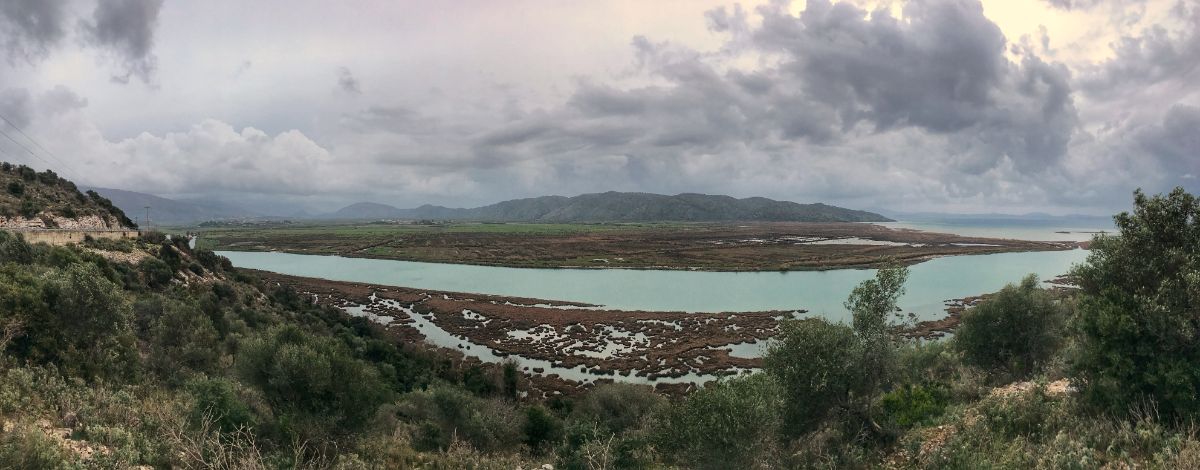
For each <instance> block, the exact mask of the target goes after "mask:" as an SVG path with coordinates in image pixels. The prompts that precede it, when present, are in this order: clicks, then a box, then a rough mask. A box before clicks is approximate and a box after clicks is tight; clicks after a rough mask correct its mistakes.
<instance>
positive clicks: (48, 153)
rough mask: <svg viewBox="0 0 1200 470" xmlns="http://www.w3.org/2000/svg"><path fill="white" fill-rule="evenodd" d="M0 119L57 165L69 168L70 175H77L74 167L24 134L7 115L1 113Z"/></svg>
mask: <svg viewBox="0 0 1200 470" xmlns="http://www.w3.org/2000/svg"><path fill="white" fill-rule="evenodd" d="M0 119H2V120H4V122H6V123H8V125H10V126H12V128H13V129H16V130H17V132H20V133H21V135H22V136H24V137H25V140H28V141H30V142H32V143H33V145H36V146H37V148H39V149H41V150H42V151H43V152H46V154H47V155H49V156H50V158H53V159H54V161H56V162H58V164H59V165H62V167H63V168H65V169H67V170H70V172H71V174H72V175H74V176H75V177H78V176H79V173H78V172H77V171H75V167H72V166H71V165H68V164H67V162H65V161H63V159H61V158H58V155H55V154H54V152H51V151H50V150H47V149H46V147H43V146H42V144H41V143H38V141H37V140H34V138H33V137H30V136H29V134H26V133H25V131H23V130H21V128H20V127H18V126H17V125H16V124H14V123H13V122H12V121H10V120H8V118H7V117H4V115H3V114H0ZM43 161H44V160H43Z"/></svg>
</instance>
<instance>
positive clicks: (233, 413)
mask: <svg viewBox="0 0 1200 470" xmlns="http://www.w3.org/2000/svg"><path fill="white" fill-rule="evenodd" d="M187 391H188V393H189V394H190V395H191V396H192V398H193V399H194V400H195V401H194V402H193V403H192V409H191V411H190V413H189V415H188V421H189V423H190V424H192V425H193V426H198V425H200V424H201V423H204V422H205V421H206V420H208V421H209V422H211V423H213V424H215V425H216V426H217V428H218V429H220V430H221V431H223V432H234V431H237V430H239V429H252V428H254V427H255V426H256V425H257V424H258V418H257V417H256V416H255V415H254V412H253V411H252V410H251V409H250V406H249V405H247V404H246V403H245V402H244V401H242V399H241V397H239V396H238V393H237V389H236V387H235V385H234V383H233V382H231V381H229V380H227V379H223V378H212V379H206V378H204V379H196V380H193V381H191V382H189V383H188V385H187Z"/></svg>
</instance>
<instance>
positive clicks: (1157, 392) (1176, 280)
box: [1072, 188, 1200, 419]
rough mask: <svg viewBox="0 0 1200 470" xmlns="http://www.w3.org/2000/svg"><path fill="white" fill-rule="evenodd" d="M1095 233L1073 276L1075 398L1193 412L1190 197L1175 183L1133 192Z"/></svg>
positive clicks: (1199, 313)
mask: <svg viewBox="0 0 1200 470" xmlns="http://www.w3.org/2000/svg"><path fill="white" fill-rule="evenodd" d="M1113 219H1114V221H1115V222H1116V225H1117V228H1118V230H1119V235H1117V236H1115V237H1104V236H1101V237H1096V238H1095V239H1094V240H1093V241H1092V246H1091V250H1092V252H1091V254H1090V255H1089V256H1088V259H1087V262H1086V263H1084V264H1083V265H1081V266H1079V267H1077V268H1076V269H1075V270H1074V275H1075V276H1076V277H1077V278H1078V280H1079V285H1080V288H1081V292H1080V295H1079V306H1078V314H1077V315H1076V318H1075V321H1074V327H1075V330H1076V331H1077V335H1078V342H1079V353H1078V355H1077V357H1076V358H1075V360H1074V361H1073V364H1072V366H1073V367H1072V369H1073V372H1074V379H1075V382H1076V383H1077V384H1078V385H1079V386H1080V388H1081V391H1082V393H1083V397H1084V398H1085V399H1087V400H1088V401H1090V402H1091V403H1093V404H1095V405H1097V406H1099V407H1101V408H1103V409H1106V410H1108V411H1110V412H1114V413H1125V412H1128V411H1129V408H1130V407H1131V406H1133V405H1135V404H1137V403H1139V402H1142V401H1146V400H1150V401H1153V402H1154V403H1156V404H1157V407H1158V410H1159V412H1160V413H1163V414H1166V415H1168V416H1178V417H1184V418H1193V419H1194V418H1197V417H1200V397H1198V396H1197V394H1196V390H1197V389H1200V367H1197V366H1196V364H1200V201H1197V199H1196V197H1195V196H1192V195H1191V194H1188V193H1187V192H1185V191H1184V190H1183V189H1182V188H1176V189H1175V190H1174V191H1171V193H1170V194H1168V195H1166V196H1162V195H1158V196H1154V197H1146V195H1145V194H1143V193H1142V192H1141V191H1140V190H1139V191H1137V192H1135V193H1134V210H1133V213H1132V214H1130V213H1127V212H1122V213H1121V214H1118V215H1117V216H1116V217H1114V218H1113Z"/></svg>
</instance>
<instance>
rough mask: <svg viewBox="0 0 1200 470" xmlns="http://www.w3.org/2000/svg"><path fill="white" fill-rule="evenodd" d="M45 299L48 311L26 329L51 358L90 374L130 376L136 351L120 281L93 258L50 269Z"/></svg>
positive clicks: (44, 355)
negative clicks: (110, 277)
mask: <svg viewBox="0 0 1200 470" xmlns="http://www.w3.org/2000/svg"><path fill="white" fill-rule="evenodd" d="M44 292H45V293H44V298H45V302H46V308H47V311H48V312H49V315H46V316H44V317H41V318H31V319H29V320H28V321H27V322H26V325H27V326H26V331H27V332H28V334H29V335H30V336H31V337H33V341H34V344H35V348H36V349H37V350H38V351H39V353H40V355H41V356H42V357H43V358H44V359H45V360H48V361H53V362H56V363H57V364H58V365H59V367H61V368H63V369H64V370H66V371H68V372H71V373H73V374H76V375H79V376H82V377H86V378H94V377H106V378H117V377H128V376H130V375H131V374H132V373H133V372H134V371H135V369H136V365H137V361H138V356H137V350H136V348H135V342H136V339H135V337H134V335H133V329H132V315H131V313H130V310H129V305H128V303H127V302H126V301H125V298H124V296H123V295H122V292H121V289H120V287H119V286H117V285H116V284H113V283H112V282H111V281H109V280H108V279H106V278H105V277H104V275H103V274H102V273H101V272H100V270H99V269H97V267H96V266H95V265H93V264H90V263H78V264H73V265H71V266H69V267H68V268H66V269H65V270H61V271H57V272H54V273H52V274H51V275H50V276H49V277H48V279H47V282H46V286H45V289H44Z"/></svg>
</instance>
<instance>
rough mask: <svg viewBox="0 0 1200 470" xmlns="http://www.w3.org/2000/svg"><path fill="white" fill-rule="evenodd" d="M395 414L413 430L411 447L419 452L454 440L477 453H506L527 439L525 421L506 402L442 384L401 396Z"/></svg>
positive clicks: (443, 448) (444, 447) (445, 444)
mask: <svg viewBox="0 0 1200 470" xmlns="http://www.w3.org/2000/svg"><path fill="white" fill-rule="evenodd" d="M398 414H399V415H400V417H401V418H403V419H404V420H405V421H407V422H409V423H411V424H412V425H413V426H414V427H415V430H414V431H413V434H414V436H413V444H414V445H415V446H416V447H417V448H418V449H421V450H439V449H440V450H445V449H448V448H449V447H450V444H451V442H452V439H455V438H457V439H459V440H462V441H464V442H466V443H468V444H470V445H471V446H472V447H474V448H475V449H476V450H479V451H481V452H488V453H492V452H506V451H511V450H513V449H514V448H515V447H517V446H519V445H521V444H522V443H523V442H525V441H526V440H527V438H526V436H525V435H524V433H523V432H522V431H523V428H524V422H525V420H524V419H523V416H522V415H521V413H520V412H519V411H518V410H517V409H516V408H515V407H514V406H513V405H512V404H511V403H510V402H508V401H506V400H499V399H494V398H491V399H489V398H481V397H478V396H475V395H473V394H471V393H469V392H467V391H465V390H463V389H460V388H455V387H452V386H449V385H446V384H438V385H433V386H431V387H429V388H428V389H427V390H421V391H415V392H410V393H406V394H404V395H403V396H402V397H401V399H400V403H399V408H398Z"/></svg>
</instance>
